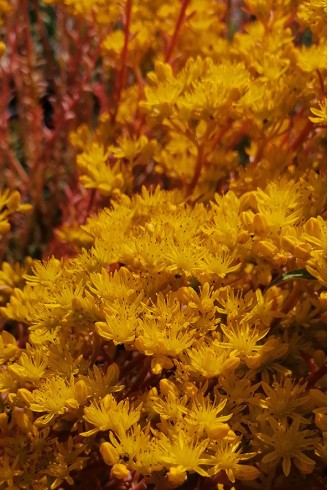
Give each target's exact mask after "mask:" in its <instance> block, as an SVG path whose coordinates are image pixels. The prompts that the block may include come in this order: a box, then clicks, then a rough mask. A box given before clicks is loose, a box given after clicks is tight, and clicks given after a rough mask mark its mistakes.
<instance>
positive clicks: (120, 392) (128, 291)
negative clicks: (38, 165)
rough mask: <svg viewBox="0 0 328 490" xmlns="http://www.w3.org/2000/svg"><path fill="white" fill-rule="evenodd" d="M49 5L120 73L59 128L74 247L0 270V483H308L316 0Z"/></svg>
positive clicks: (318, 357)
mask: <svg viewBox="0 0 328 490" xmlns="http://www.w3.org/2000/svg"><path fill="white" fill-rule="evenodd" d="M46 3H55V4H56V5H58V8H63V7H64V8H65V9H67V12H68V13H71V14H73V15H75V16H78V17H79V18H82V19H83V18H84V19H85V22H86V23H88V24H91V25H93V26H94V27H95V28H97V29H99V32H100V33H101V35H99V36H100V38H101V46H100V49H101V52H102V57H103V62H104V63H105V64H106V66H107V67H108V70H109V72H110V73H115V70H116V71H117V70H120V69H122V71H121V72H120V73H121V78H120V77H119V82H118V90H117V92H116V100H115V102H116V103H117V107H116V108H115V107H114V106H113V108H112V109H111V111H110V112H109V113H105V114H102V115H101V116H100V119H99V124H98V127H97V128H96V129H95V131H91V130H90V129H88V128H87V127H85V126H80V127H79V128H77V129H76V131H74V132H72V134H71V141H72V143H73V144H74V145H75V146H76V148H77V149H78V155H77V167H78V170H79V172H80V180H81V183H82V184H83V185H84V186H85V187H86V188H87V189H92V192H94V193H96V194H97V196H101V197H99V202H101V203H103V206H102V209H99V211H98V212H97V213H95V214H93V215H91V216H89V217H88V219H87V221H86V223H85V224H84V225H81V226H78V225H77V224H73V225H72V226H71V227H70V226H68V225H67V224H65V225H64V226H63V227H62V228H61V229H59V230H58V231H57V238H58V239H60V240H62V241H68V242H71V243H73V244H74V245H75V250H76V254H75V256H74V257H71V258H67V257H62V258H56V257H54V256H52V257H49V258H48V259H46V260H43V261H37V260H35V261H32V260H28V259H26V261H25V263H24V264H20V265H17V264H14V265H10V264H7V263H3V265H2V269H1V270H0V288H1V290H0V293H1V299H2V304H3V306H2V307H1V313H2V315H3V316H5V317H6V318H7V319H10V320H11V322H12V324H14V325H15V326H16V329H17V332H18V334H17V335H19V332H21V338H19V341H18V342H16V339H15V336H16V337H17V335H16V331H15V332H12V333H10V332H9V331H7V330H3V331H2V332H1V333H0V365H1V366H0V367H1V369H0V393H1V405H2V412H1V413H0V430H1V437H0V490H4V489H6V488H13V489H14V488H17V489H18V488H19V489H32V490H34V489H35V490H46V489H49V488H50V489H51V490H52V489H56V488H66V486H65V485H66V484H68V485H73V486H76V488H81V489H83V488H92V486H95V482H96V481H97V485H98V488H101V486H100V485H101V484H104V485H106V483H108V482H109V481H110V482H111V483H113V488H119V485H120V481H123V482H124V483H123V484H124V485H125V488H131V489H132V488H136V489H139V488H140V489H141V488H158V489H169V488H177V487H179V486H182V485H183V487H181V488H184V489H193V488H200V486H201V485H203V487H202V488H215V487H216V488H217V489H218V490H222V489H223V488H224V486H225V485H226V486H227V487H228V488H231V486H232V485H235V488H236V489H237V490H238V488H239V487H238V485H239V482H240V481H242V482H246V483H243V485H246V484H247V482H252V483H251V485H254V488H255V487H256V488H266V489H268V490H269V489H273V488H277V489H279V488H283V486H284V485H285V484H286V482H287V483H288V482H293V484H295V485H298V487H299V488H303V487H302V485H304V482H305V484H308V482H309V481H310V479H311V478H315V482H318V486H320V485H321V484H322V477H321V472H322V470H323V467H324V463H325V458H326V456H325V454H326V453H325V450H326V442H325V440H326V409H325V407H326V395H325V391H326V378H325V374H326V371H325V369H326V368H325V362H326V354H325V352H324V348H323V345H324V343H325V339H326V333H325V314H326V292H325V286H326V260H327V251H326V243H327V237H326V221H325V207H326V191H325V145H324V140H325V126H324V124H325V121H326V114H325V112H326V100H325V58H326V54H325V42H326V37H325V22H324V21H323V14H324V11H325V4H324V2H322V1H319V0H309V1H297V0H296V1H294V0H278V1H276V0H275V1H273V0H270V1H261V0H246V1H245V2H244V8H243V11H241V10H240V9H239V10H238V9H237V11H234V10H231V8H230V10H229V8H228V7H229V5H230V4H231V3H232V2H217V1H215V0H203V1H199V0H192V1H190V2H188V1H185V0H184V1H182V2H181V3H180V2H179V1H177V0H176V1H173V2H168V1H167V0H156V1H148V0H143V1H141V0H138V1H133V0H132V2H131V1H130V0H127V1H126V2H123V3H122V2H106V1H101V0H97V1H87V0H84V1H74V0H58V1H56V2H53V1H49V0H47V2H46ZM230 7H231V5H230ZM242 12H243V13H242ZM67 15H68V14H67ZM239 15H243V19H242V20H240V19H239ZM229 19H230V20H229ZM183 22H184V24H183V25H182V24H181V23H183ZM106 25H107V27H106ZM126 25H129V29H128V30H127V29H126ZM124 26H125V27H124ZM238 26H239V27H240V26H242V29H241V28H239V27H238ZM111 27H113V28H112V29H110V28H111ZM108 31H110V33H108ZM163 32H165V33H166V34H165V35H166V38H167V39H168V40H167V42H166V45H165V43H164V47H163ZM127 33H128V36H127V35H126V34H127ZM306 36H308V37H310V41H308V40H307V37H306ZM127 42H128V44H129V46H128V45H127ZM125 48H128V50H127V51H126V49H125ZM124 53H125V54H124ZM124 69H126V73H125V72H124ZM124 73H125V74H124ZM123 81H124V83H125V85H124V86H123V85H120V83H123ZM313 116H315V117H313ZM157 183H158V184H159V185H156V184H157ZM2 202H3V204H2ZM22 206H23V207H22ZM16 210H18V211H20V210H25V208H24V205H21V204H20V201H19V197H18V193H13V194H9V193H6V192H5V193H3V194H2V195H1V196H0V232H1V234H3V233H5V232H7V231H8V226H9V225H8V221H7V216H8V215H9V214H10V213H11V212H13V211H16ZM19 329H20V330H19ZM13 333H15V336H14V335H13ZM245 461H246V463H245ZM93 475H94V478H95V479H94V480H93V479H92V478H93ZM84 480H85V482H86V483H84ZM99 482H101V483H99ZM115 482H116V483H117V486H116V487H115V484H116V483H115ZM295 482H296V483H295ZM207 484H208V487H207V486H206V485H207ZM84 485H86V486H84ZM88 485H89V486H88ZM142 485H143V486H142ZM227 487H226V488H227ZM104 488H105V487H104ZM243 488H244V486H243Z"/></svg>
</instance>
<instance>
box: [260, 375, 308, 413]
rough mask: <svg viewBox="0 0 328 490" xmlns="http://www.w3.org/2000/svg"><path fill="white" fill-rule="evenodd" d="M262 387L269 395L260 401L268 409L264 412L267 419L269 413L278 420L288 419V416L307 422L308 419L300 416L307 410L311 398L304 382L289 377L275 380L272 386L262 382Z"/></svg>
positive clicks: (261, 405)
mask: <svg viewBox="0 0 328 490" xmlns="http://www.w3.org/2000/svg"><path fill="white" fill-rule="evenodd" d="M262 388H263V390H264V392H265V394H266V395H267V398H266V399H262V400H261V401H259V403H258V404H259V406H260V407H262V408H264V409H266V410H265V411H264V412H263V419H266V418H267V417H268V414H269V415H273V416H274V417H275V418H276V419H277V420H284V421H287V417H291V418H298V419H300V420H301V421H302V422H303V423H304V422H305V423H306V419H304V418H303V417H301V416H300V414H301V413H302V412H304V411H305V410H306V404H307V403H308V402H309V399H310V398H309V396H308V395H307V394H306V385H305V384H304V383H303V384H297V383H295V382H293V381H292V380H291V378H290V377H288V378H286V379H285V380H283V381H282V382H280V383H277V382H274V383H273V385H272V387H271V386H269V385H268V384H267V383H265V382H262ZM267 410H268V412H267ZM261 418H262V416H261Z"/></svg>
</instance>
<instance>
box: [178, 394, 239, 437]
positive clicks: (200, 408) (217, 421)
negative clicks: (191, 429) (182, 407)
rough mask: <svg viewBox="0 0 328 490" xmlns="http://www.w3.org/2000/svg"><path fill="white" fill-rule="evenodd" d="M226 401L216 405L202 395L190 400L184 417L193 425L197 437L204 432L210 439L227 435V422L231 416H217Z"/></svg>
mask: <svg viewBox="0 0 328 490" xmlns="http://www.w3.org/2000/svg"><path fill="white" fill-rule="evenodd" d="M226 403H227V400H223V401H221V402H220V403H218V400H215V401H214V402H213V401H211V399H210V397H209V396H207V397H204V395H203V394H202V393H197V395H196V396H195V397H194V398H193V399H192V404H191V406H190V407H189V410H188V412H187V414H186V416H185V420H186V421H187V422H188V423H189V424H190V425H194V426H195V428H196V430H197V431H198V433H199V435H200V436H202V435H203V433H204V431H205V433H206V435H207V436H208V437H210V438H211V439H217V438H223V437H224V436H225V435H227V434H228V432H229V430H230V427H229V426H228V424H225V423H224V422H227V421H228V420H230V419H231V417H232V414H229V415H220V416H219V415H218V414H219V413H220V412H222V410H223V409H224V407H225V405H226Z"/></svg>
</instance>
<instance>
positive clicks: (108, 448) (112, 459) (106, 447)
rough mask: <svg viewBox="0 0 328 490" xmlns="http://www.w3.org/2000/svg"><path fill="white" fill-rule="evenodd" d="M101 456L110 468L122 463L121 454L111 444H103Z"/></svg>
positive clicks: (100, 449)
mask: <svg viewBox="0 0 328 490" xmlns="http://www.w3.org/2000/svg"><path fill="white" fill-rule="evenodd" d="M99 451H100V454H101V455H102V458H103V460H104V461H105V463H106V464H108V466H112V465H113V464H117V463H119V461H120V457H119V454H118V452H117V450H116V449H115V447H114V446H113V445H112V444H110V442H103V443H102V444H101V445H100V448H99Z"/></svg>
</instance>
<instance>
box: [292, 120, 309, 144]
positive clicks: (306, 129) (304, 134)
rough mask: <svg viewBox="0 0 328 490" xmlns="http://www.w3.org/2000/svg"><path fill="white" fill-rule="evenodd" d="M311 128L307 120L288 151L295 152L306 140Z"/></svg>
mask: <svg viewBox="0 0 328 490" xmlns="http://www.w3.org/2000/svg"><path fill="white" fill-rule="evenodd" d="M312 127H313V124H312V122H311V121H310V120H309V119H308V120H307V122H306V124H305V126H304V128H303V129H302V131H301V132H300V133H299V135H298V136H297V138H296V139H295V140H294V142H293V143H292V144H291V145H290V149H291V150H292V151H295V150H296V149H297V148H298V147H299V146H300V145H301V144H302V143H303V141H304V140H305V139H306V137H307V136H308V134H309V133H310V131H311V129H312Z"/></svg>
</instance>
